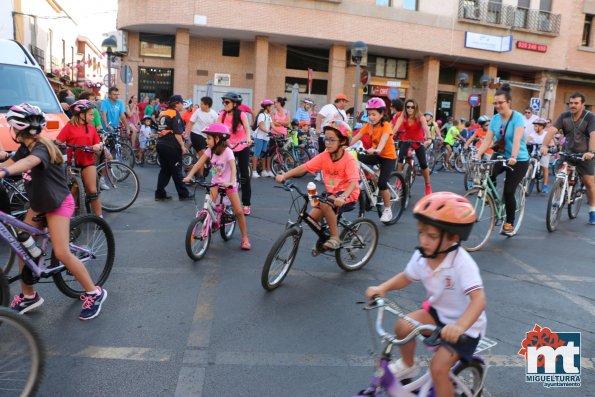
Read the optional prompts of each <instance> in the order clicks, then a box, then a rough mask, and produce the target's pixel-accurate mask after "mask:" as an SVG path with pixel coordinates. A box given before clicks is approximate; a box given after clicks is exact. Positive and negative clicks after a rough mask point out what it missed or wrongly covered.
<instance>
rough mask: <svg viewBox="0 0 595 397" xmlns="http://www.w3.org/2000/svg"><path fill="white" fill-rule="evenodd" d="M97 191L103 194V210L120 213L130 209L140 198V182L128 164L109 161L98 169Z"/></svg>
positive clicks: (101, 197)
mask: <svg viewBox="0 0 595 397" xmlns="http://www.w3.org/2000/svg"><path fill="white" fill-rule="evenodd" d="M97 189H98V191H99V192H101V196H100V200H101V208H103V210H105V211H108V212H119V211H123V210H125V209H126V208H128V207H130V206H131V205H132V204H133V203H134V202H135V201H136V198H137V197H138V193H139V191H140V182H139V180H138V176H137V175H136V173H135V172H134V171H133V170H132V168H130V167H129V166H127V165H126V164H123V163H120V162H118V161H108V162H107V166H106V164H105V163H102V164H101V165H99V167H97Z"/></svg>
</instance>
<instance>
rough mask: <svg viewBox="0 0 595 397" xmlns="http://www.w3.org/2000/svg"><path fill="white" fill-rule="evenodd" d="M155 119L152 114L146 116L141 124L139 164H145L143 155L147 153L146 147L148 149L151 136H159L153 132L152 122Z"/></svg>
mask: <svg viewBox="0 0 595 397" xmlns="http://www.w3.org/2000/svg"><path fill="white" fill-rule="evenodd" d="M152 122H153V119H151V117H150V116H144V117H143V119H142V121H141V126H140V130H139V136H138V149H139V150H138V159H137V164H141V165H142V164H143V156H144V154H145V149H148V145H149V139H151V136H153V135H154V136H155V137H157V136H158V135H157V134H153V130H152V129H151V123H152Z"/></svg>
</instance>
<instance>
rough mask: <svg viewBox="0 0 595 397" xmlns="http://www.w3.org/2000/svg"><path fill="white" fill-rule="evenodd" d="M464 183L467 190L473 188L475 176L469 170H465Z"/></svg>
mask: <svg viewBox="0 0 595 397" xmlns="http://www.w3.org/2000/svg"><path fill="white" fill-rule="evenodd" d="M463 185H464V186H465V191H466V192H467V191H469V190H471V189H473V178H472V177H471V175H470V174H469V172H465V174H463Z"/></svg>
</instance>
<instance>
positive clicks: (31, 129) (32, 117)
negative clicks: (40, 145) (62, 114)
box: [6, 103, 46, 135]
mask: <svg viewBox="0 0 595 397" xmlns="http://www.w3.org/2000/svg"><path fill="white" fill-rule="evenodd" d="M6 121H7V122H8V125H10V126H11V127H12V128H14V129H15V131H16V134H17V135H19V133H25V134H29V135H37V134H39V133H41V131H42V130H43V129H44V128H45V126H46V119H45V114H44V113H43V112H42V111H41V109H40V108H39V107H37V106H34V105H29V104H28V103H21V104H20V105H14V106H12V107H11V108H10V109H9V110H8V113H7V114H6Z"/></svg>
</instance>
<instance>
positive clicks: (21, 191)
mask: <svg viewBox="0 0 595 397" xmlns="http://www.w3.org/2000/svg"><path fill="white" fill-rule="evenodd" d="M5 187H6V191H7V193H8V200H9V201H10V213H11V215H12V216H14V217H15V218H17V219H19V220H21V221H22V220H24V219H25V214H26V213H27V210H28V209H29V207H30V204H29V199H28V198H27V193H26V192H25V182H24V181H23V180H22V179H19V180H16V181H15V180H12V181H10V182H7V183H6V184H5Z"/></svg>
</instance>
